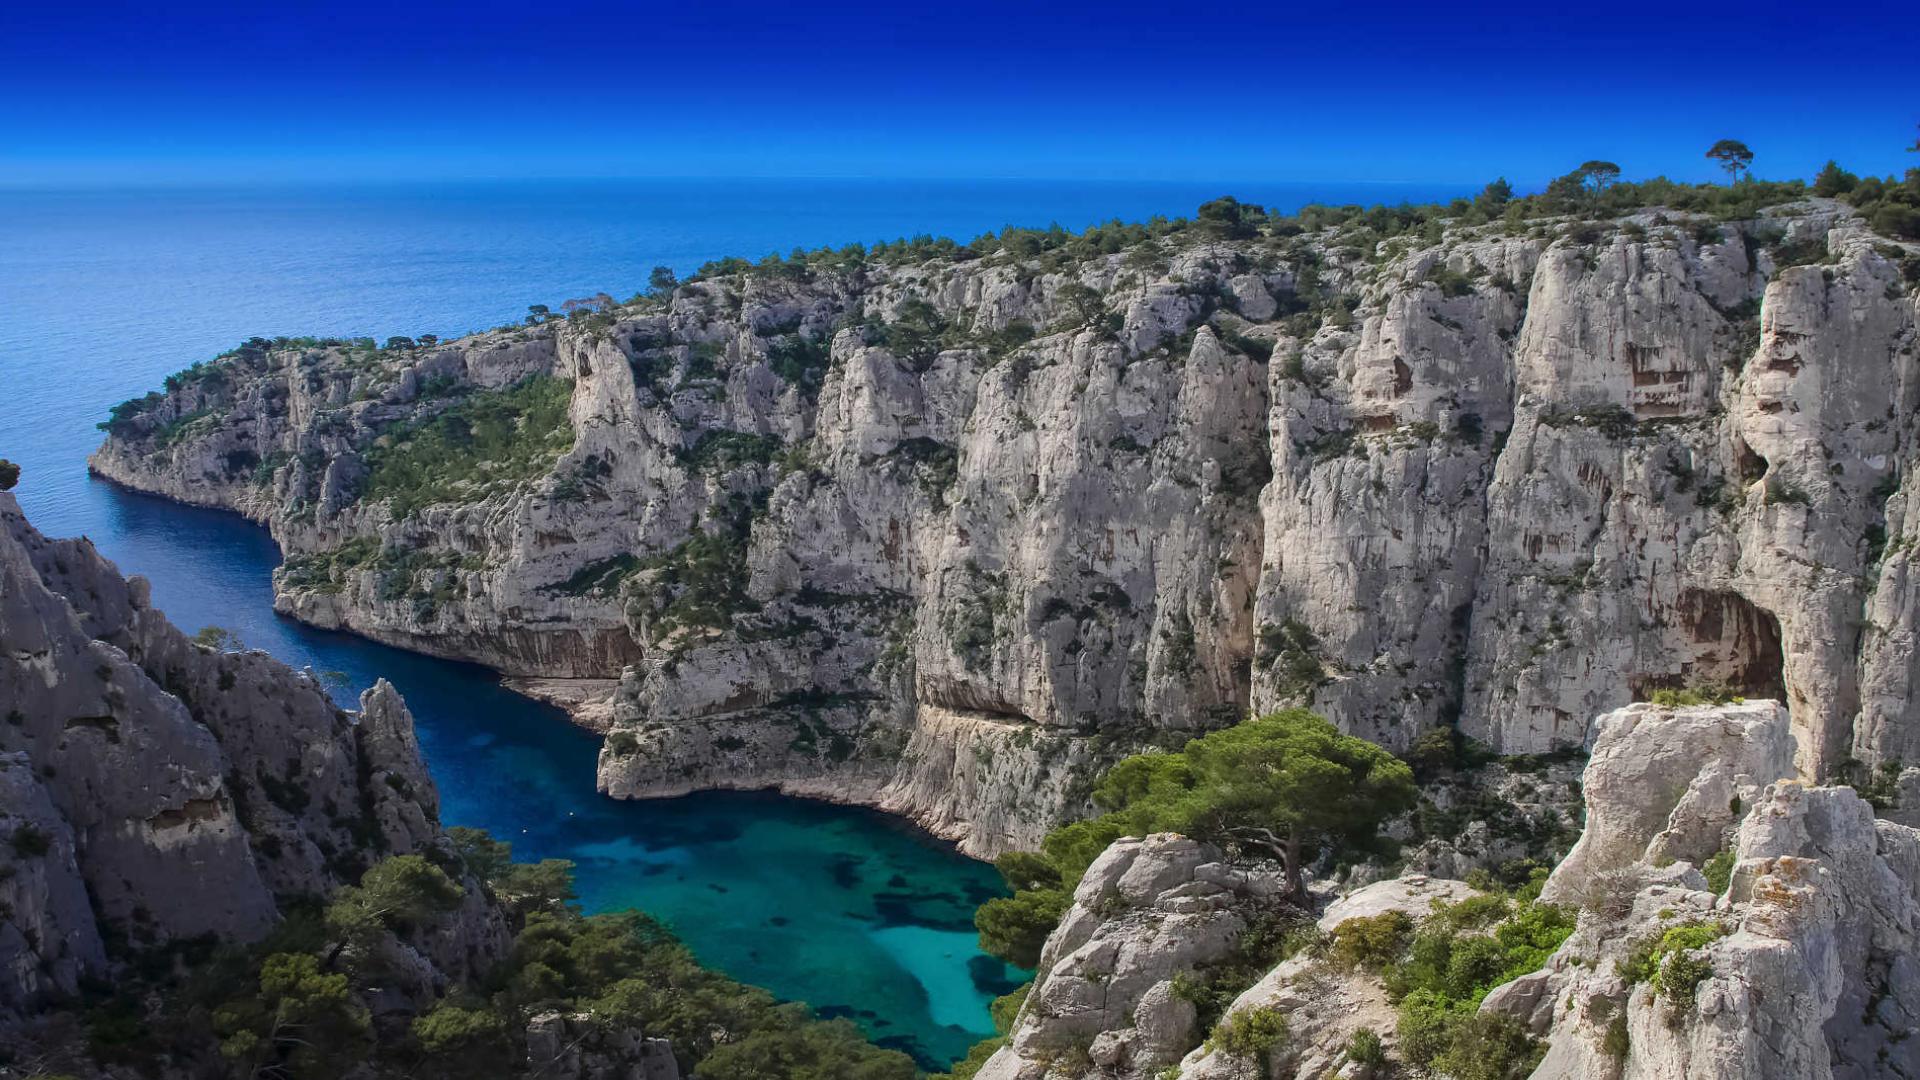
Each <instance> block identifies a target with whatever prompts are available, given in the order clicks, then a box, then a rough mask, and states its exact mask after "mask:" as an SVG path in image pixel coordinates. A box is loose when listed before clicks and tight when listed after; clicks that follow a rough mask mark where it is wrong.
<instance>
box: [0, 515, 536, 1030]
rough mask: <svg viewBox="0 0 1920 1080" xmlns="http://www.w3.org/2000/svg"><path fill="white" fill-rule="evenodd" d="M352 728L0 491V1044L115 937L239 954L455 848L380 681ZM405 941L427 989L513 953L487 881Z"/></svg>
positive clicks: (254, 656) (256, 657)
mask: <svg viewBox="0 0 1920 1080" xmlns="http://www.w3.org/2000/svg"><path fill="white" fill-rule="evenodd" d="M361 709H362V711H361V713H360V715H359V717H358V718H356V717H355V716H354V715H353V714H350V713H347V712H345V711H343V710H341V709H339V708H338V707H336V706H335V705H334V704H333V703H332V702H331V701H330V700H329V699H328V698H327V696H326V693H325V692H324V691H323V690H322V689H321V687H320V685H319V684H318V682H316V681H315V680H314V679H313V678H312V677H311V676H310V675H305V674H300V673H296V672H294V671H292V670H290V669H288V668H287V667H286V666H285V665H283V664H281V663H279V662H278V661H276V660H274V659H272V658H271V657H269V656H267V655H266V654H265V653H258V652H246V653H220V652H214V651H211V650H208V649H205V648H202V647H199V646H196V645H194V644H193V643H192V642H190V641H189V640H188V639H187V638H186V636H185V635H183V634H181V633H180V631H179V630H177V629H176V628H174V626H173V625H172V624H171V623H169V622H167V620H166V618H165V616H163V615H162V614H161V613H160V612H159V611H157V610H155V609H154V608H153V607H152V606H151V604H150V603H149V596H148V591H147V587H146V583H145V582H144V581H143V580H142V579H139V578H134V579H132V580H126V579H123V578H121V577H120V575H119V573H118V572H117V571H116V570H115V569H114V568H113V566H112V565H111V564H110V563H108V562H107V561H106V560H104V559H102V558H101V557H100V556H99V554H98V553H97V552H95V551H94V549H93V547H92V545H91V544H90V543H88V542H87V541H85V540H49V539H47V538H46V537H43V536H41V535H40V534H39V533H38V532H37V531H35V530H34V529H33V528H32V527H31V526H30V525H28V524H27V522H26V520H25V519H24V518H23V517H22V516H21V514H20V509H19V506H18V504H17V503H16V502H15V501H14V498H13V496H11V495H8V494H4V493H0V715H4V717H5V722H4V723H0V1043H3V1042H5V1036H4V1032H5V1031H6V1030H7V1029H8V1028H9V1026H10V1025H13V1024H17V1023H20V1022H22V1021H23V1020H25V1019H27V1018H30V1017H32V1016H33V1015H34V1014H35V1013H36V1012H38V1011H39V1010H41V1009H43V1008H45V1007H48V1006H52V1005H57V1004H60V1003H63V1002H65V1001H66V1000H68V999H70V997H71V996H72V995H73V994H74V993H75V992H76V990H77V989H78V988H79V986H80V983H81V981H82V980H89V979H92V980H101V979H109V978H111V977H112V975H113V973H114V969H113V968H112V967H111V966H110V965H109V958H108V956H107V954H106V951H105V949H104V948H103V944H102V942H103V939H105V938H106V937H107V936H108V935H121V936H125V937H128V938H131V939H132V940H136V941H144V942H147V943H151V944H156V945H158V944H165V943H168V942H174V941H180V940H184V939H188V938H194V937H199V936H201V935H213V936H215V937H218V938H219V939H221V940H223V941H229V942H238V943H245V942H250V941H254V940H256V939H258V938H259V937H260V936H261V935H263V934H265V933H266V932H267V931H268V929H270V928H271V927H272V926H273V925H274V924H275V923H276V922H278V920H279V917H280V911H279V906H278V900H277V898H278V897H303V896H315V895H321V896H323V895H326V894H327V893H329V892H331V891H332V890H333V889H334V888H336V887H337V886H339V885H340V884H342V883H344V882H347V881H350V880H353V879H354V878H355V877H357V875H358V873H359V871H360V870H361V869H362V868H364V866H365V865H367V864H368V863H369V862H371V861H372V860H375V859H378V858H380V857H383V856H385V855H389V854H406V853H410V852H419V851H423V850H425V849H427V848H429V847H432V846H436V845H444V844H445V839H444V837H443V836H442V835H441V833H440V826H439V821H438V796H437V794H436V792H435V790H434V786H433V781H432V778H431V777H429V776H428V775H427V772H426V768H425V766H424V764H423V763H422V762H421V760H420V754H419V747H418V745H417V744H416V743H415V741H414V736H413V721H412V718H411V717H410V716H409V715H408V713H407V710H406V705H405V703H404V702H402V701H401V700H400V697H399V695H398V694H397V693H395V692H394V690H393V687H392V686H390V685H388V684H387V683H385V682H381V683H380V684H378V685H377V686H375V687H374V689H372V690H370V691H368V692H367V694H366V695H365V696H364V697H363V698H362V700H361ZM468 900H469V902H468V904H467V905H466V907H465V908H463V909H462V910H461V911H460V912H459V913H457V914H456V915H454V916H452V917H450V918H449V919H447V920H445V921H444V922H443V923H442V924H440V925H439V926H437V927H436V928H435V929H434V930H433V931H432V932H431V933H421V934H419V935H415V939H414V940H411V941H409V942H405V943H402V944H401V946H400V947H401V948H403V949H404V950H406V952H407V954H408V960H409V963H410V964H411V967H412V969H414V970H418V971H420V972H421V973H422V976H423V980H424V981H423V982H422V984H421V985H423V986H426V987H429V988H431V987H433V986H436V985H442V984H444V981H445V980H446V979H448V978H452V979H464V978H468V977H471V976H474V975H476V974H478V972H479V971H481V970H483V969H484V968H486V967H487V966H489V965H490V964H491V963H492V962H493V961H494V960H497V959H498V957H499V955H500V953H501V952H502V950H503V949H504V948H505V944H506V940H505V924H504V919H503V916H502V914H501V913H500V912H499V911H498V910H497V909H496V908H495V907H494V906H493V905H492V904H491V903H490V902H487V901H485V900H484V899H483V898H482V896H481V894H480V890H479V889H478V888H477V886H476V887H474V888H472V889H470V890H469V898H468Z"/></svg>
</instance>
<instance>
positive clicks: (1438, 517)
mask: <svg viewBox="0 0 1920 1080" xmlns="http://www.w3.org/2000/svg"><path fill="white" fill-rule="evenodd" d="M1809 252H1811V253H1813V256H1812V257H1814V258H1815V261H1812V262H1806V263H1805V264H1803V265H1791V266H1784V267H1783V265H1782V264H1783V263H1785V262H1788V261H1792V260H1804V259H1806V258H1809V255H1808V253H1809ZM1790 253H1791V259H1790V258H1789V254H1790ZM1821 253H1824V254H1821ZM1917 257H1920V255H1917V254H1916V252H1915V250H1914V248H1913V246H1912V245H1901V244H1896V243H1893V242H1891V241H1889V240H1887V239H1885V238H1884V237H1879V236H1876V235H1873V234H1872V233H1870V232H1869V231H1867V230H1866V229H1865V228H1864V227H1863V226H1862V225H1861V223H1860V222H1859V220H1858V219H1857V218H1855V217H1853V216H1852V215H1851V212H1850V211H1849V210H1847V209H1846V208H1845V207H1843V206H1840V205H1839V204H1836V203H1832V202H1829V201H1826V200H1818V199H1811V200H1804V201H1802V202H1799V203H1794V204H1788V205H1783V206H1779V207H1775V208H1773V209H1771V210H1768V211H1766V212H1765V214H1764V216H1762V217H1761V218H1759V219H1756V220H1751V221H1738V222H1712V221H1706V220H1702V219H1699V218H1697V217H1691V216H1689V215H1685V214H1679V213H1673V212H1667V213H1661V212H1655V211H1648V212H1642V213H1639V214H1636V215H1633V216H1632V217H1630V218H1625V219H1621V220H1619V221H1615V222H1607V223H1601V224H1598V225H1579V224H1578V223H1572V222H1539V223H1536V224H1534V225H1532V226H1530V227H1521V228H1515V229H1510V228H1508V227H1507V226H1506V225H1504V224H1495V225H1486V226H1477V227H1465V226H1460V227H1451V228H1444V229H1441V230H1439V231H1438V232H1437V234H1428V235H1415V234H1409V235H1405V236H1401V237H1397V238H1395V239H1392V240H1388V241H1380V240H1378V238H1377V237H1373V236H1371V235H1370V234H1365V233H1364V232H1362V231H1361V230H1359V229H1357V228H1356V227H1354V226H1346V227H1339V228H1329V229H1324V230H1321V231H1319V232H1312V233H1306V234H1302V235H1297V236H1287V237H1267V238H1259V239H1252V240H1231V241H1227V240H1219V239H1214V238H1209V237H1206V236H1203V235H1201V234H1200V232H1199V231H1198V230H1197V229H1188V230H1185V231H1182V232H1174V233H1171V234H1167V235H1164V236H1162V237H1160V238H1159V239H1157V240H1154V241H1152V242H1150V243H1149V242H1138V241H1135V242H1131V243H1130V244H1128V245H1122V246H1121V249H1120V250H1117V251H1111V252H1106V253H1102V252H1100V251H1098V250H1096V249H1094V248H1093V247H1089V248H1087V249H1086V250H1084V251H1079V252H1075V251H1072V250H1068V249H1060V250H1058V251H1056V252H1052V253H1045V254H1040V255H1033V256H1028V257H1016V256H1014V255H1012V254H1010V253H1005V252H1002V253H997V254H993V255H990V256H988V257H984V258H979V257H976V258H965V257H954V256H939V257H927V258H924V259H923V260H921V261H911V260H906V261H891V262H889V261H878V260H875V261H869V262H866V263H864V264H862V265H859V266H857V267H847V266H827V265H824V264H823V265H809V266H806V267H802V268H796V267H795V266H793V265H792V264H787V265H785V266H783V267H779V268H774V267H768V268H766V269H762V270H757V271H753V272H740V273H726V274H716V275H714V276H712V277H708V278H704V279H702V280H699V281H697V282H694V283H690V284H687V285H683V286H681V287H680V288H678V289H677V290H675V291H673V292H672V293H671V294H670V295H667V296H661V297H655V298H637V299H636V300H635V301H634V302H632V303H629V304H625V305H611V306H607V307H606V308H605V309H604V310H602V311H598V312H594V313H586V312H582V313H580V314H578V315H577V316H576V317H575V318H572V319H558V320H554V321H549V322H546V323H542V324H540V325H535V326H522V327H510V328H503V329H500V330H496V331H491V332H488V333H484V334H479V335H475V336H472V337H468V338H463V339H460V340H458V341H454V342H449V343H444V344H441V343H436V344H434V345H432V346H416V347H413V348H398V349H380V350H372V349H368V348H363V347H357V346H353V345H350V344H329V343H302V342H291V343H281V344H275V343H260V344H258V345H256V346H253V347H250V348H247V349H243V350H241V351H240V352H238V353H236V354H234V355H232V356H230V357H228V358H225V359H222V360H220V361H217V362H216V363H214V364H212V365H209V366H208V367H206V368H203V369H201V370H200V371H199V372H198V373H193V372H189V373H185V374H183V375H182V376H181V377H178V378H177V379H176V380H175V381H174V385H173V386H172V388H171V389H170V390H168V391H167V392H165V393H164V394H162V395H160V396H158V397H156V398H154V399H152V400H150V401H147V402H144V403H141V404H140V405H139V406H138V407H136V408H134V409H132V410H131V411H130V412H128V413H127V414H126V415H124V416H122V417H121V418H120V419H119V420H117V421H116V422H115V423H114V425H113V430H112V433H111V434H110V437H109V439H108V440H107V442H106V444H105V445H104V446H103V447H102V448H101V450H100V452H99V453H98V454H97V455H96V456H95V458H94V462H93V464H94V467H95V469H96V470H98V471H99V472H101V473H102V474H104V475H107V476H110V477H112V478H114V479H116V480H119V481H121V482H124V483H127V484H130V485H133V486H135V487H139V488H142V489H145V490H151V491H156V492H160V493H162V494H167V495H170V496H173V497H175V498H180V499H184V500H188V501H191V502H196V503H202V504H208V505H215V506H227V507H231V508H234V509H236V510H239V511H241V512H243V513H246V514H248V515H249V516H251V517H253V518H255V519H256V520H259V521H263V522H265V523H266V524H268V525H269V526H270V527H271V528H272V529H273V531H274V534H275V535H276V537H278V539H279V540H280V542H281V544H282V546H283V547H284V548H285V549H286V551H287V553H288V565H287V567H286V568H285V569H284V570H283V571H282V572H281V573H280V574H279V575H277V577H276V588H277V590H278V596H279V603H280V606H281V607H282V609H283V610H285V611H287V612H290V613H292V614H294V615H297V616H298V617H300V618H303V619H306V620H308V621H311V622H314V623H317V624H320V625H324V626H331V627H342V628H346V629H351V630H354V631H357V632H360V633H363V634H367V635H369V636H372V637H375V638H378V639H381V640H384V641H389V642H393V643H396V644H400V645H403V646H407V647H410V648H416V649H422V650H425V651H428V652H433V653H436V654H440V655H448V656H456V657H463V658H468V659H474V660H478V661H481V662H483V663H487V664H491V665H493V666H495V667H498V668H500V669H502V670H504V671H506V672H508V673H510V674H516V675H522V676H529V677H545V678H552V677H560V678H589V677H591V678H599V679H603V680H605V679H614V678H618V679H620V680H621V683H620V688H619V690H618V691H617V693H616V694H615V695H614V696H613V699H612V701H611V703H609V702H608V701H607V699H606V698H605V697H604V696H600V697H598V698H597V700H595V701H593V702H591V703H581V705H580V707H581V710H582V712H583V714H584V715H586V716H587V717H588V719H589V720H590V722H591V723H592V724H593V725H594V726H595V727H596V729H599V728H605V727H606V726H607V724H608V717H609V716H611V717H612V718H613V719H612V727H611V731H610V733H609V736H608V742H607V748H606V752H605V753H604V754H603V757H602V761H601V768H600V783H601V786H602V788H603V789H605V790H607V791H609V792H612V793H614V794H619V795H632V796H644V795H653V794H667V793H672V792H676V791H685V790H688V789H691V788H697V787H710V786H775V787H783V788H786V789H788V790H791V791H796V792H803V793H806V794H812V795H820V796H824V797H829V798H840V799H846V800H852V801H858V802H863V803H869V804H873V805H880V806H885V807H888V808H890V809H894V810H897V811H899V812H902V813H906V814H910V815H913V816H915V817H916V818H918V819H919V820H921V821H923V822H925V823H927V824H928V825H929V826H930V827H932V828H934V829H936V830H937V831H940V832H941V833H943V834H944V835H947V836H950V837H954V838H956V839H959V840H961V841H962V843H963V844H965V845H966V846H967V848H968V850H970V851H973V852H976V853H980V854H992V853H994V852H998V851H1002V850H1006V849H1007V848H1009V847H1015V846H1020V845H1023V844H1029V843H1031V842H1032V841H1033V840H1034V839H1035V838H1037V837H1038V836H1039V835H1041V834H1043V833H1044V831H1045V829H1046V827H1047V826H1048V825H1049V824H1051V823H1053V822H1055V821H1057V820H1059V819H1060V817H1061V816H1062V815H1064V814H1068V813H1071V812H1074V811H1077V810H1080V809H1083V808H1084V806H1085V792H1086V789H1087V783H1086V778H1087V776H1088V774H1089V771H1090V770H1091V769H1092V768H1093V767H1094V766H1095V765H1097V764H1098V763H1100V762H1103V761H1107V760H1111V759H1112V758H1113V757H1114V756H1115V755H1117V754H1119V753H1123V752H1125V751H1127V750H1130V749H1134V748H1137V747H1140V746H1143V745H1148V744H1152V743H1163V744H1164V743H1167V742H1177V741H1178V740H1179V739H1180V738H1181V737H1183V736H1184V735H1185V734H1186V733H1188V732H1197V731H1201V730H1205V729H1208V728H1211V727H1214V726H1218V725H1221V724H1224V723H1227V722H1230V721H1231V720H1233V719H1234V718H1236V717H1238V716H1241V715H1244V713H1245V712H1246V711H1247V710H1249V709H1256V710H1265V709H1269V708H1273V707H1276V706H1280V705H1285V704H1297V703H1305V704H1310V705H1312V706H1313V707H1314V708H1315V709H1317V710H1320V711H1322V712H1324V713H1325V714H1326V715H1328V716H1329V717H1331V718H1332V719H1334V720H1335V721H1336V722H1337V723H1339V724H1340V725H1341V726H1342V727H1343V728H1345V729H1347V730H1349V731H1352V732H1354V733H1356V734H1359V735H1362V736H1365V737H1367V738H1370V739H1375V740H1378V741H1380V742H1382V743H1384V744H1386V745H1388V746H1391V747H1395V748H1403V747H1405V746H1407V745H1408V744H1409V743H1410V742H1411V741H1412V740H1413V739H1414V738H1415V737H1416V736H1417V735H1418V734H1419V733H1420V732H1422V731H1423V730H1426V729H1428V728H1430V727H1433V726H1435V725H1439V724H1449V723H1458V724H1459V726H1460V727H1462V728H1463V729H1464V730H1465V731H1466V732H1468V733H1469V734H1471V735H1474V736H1476V737H1478V738H1480V739H1483V740H1485V741H1486V742H1488V743H1491V744H1492V745H1493V746H1495V747H1496V748H1498V749H1500V750H1503V751H1508V752H1533V751H1544V750H1549V749H1553V748H1555V747H1580V746H1584V745H1586V744H1588V743H1589V742H1590V741H1591V739H1592V737H1593V732H1592V730H1591V718H1593V717H1595V716H1597V715H1600V714H1601V713H1604V712H1606V711H1608V710H1610V709H1613V708H1617V707H1619V706H1622V705H1625V704H1627V703H1629V702H1631V701H1634V700H1638V699H1642V698H1645V697H1647V696H1648V695H1649V694H1650V693H1651V692H1652V691H1653V690H1656V689H1660V688H1664V687H1678V686H1686V685H1697V684H1705V683H1720V684H1725V685H1727V686H1729V687H1730V688H1732V689H1733V690H1735V691H1736V692H1739V693H1742V694H1744V695H1745V696H1748V697H1755V698H1757V697H1768V698H1773V699H1778V700H1781V701H1783V702H1784V703H1785V704H1786V706H1787V708H1788V711H1789V715H1790V717H1791V722H1792V725H1793V729H1794V734H1795V742H1796V746H1797V755H1798V761H1797V767H1798V768H1799V769H1800V771H1801V772H1802V773H1803V774H1804V775H1806V776H1809V777H1814V778H1826V777H1830V776H1833V775H1835V774H1836V773H1837V772H1838V771H1839V770H1840V769H1842V768H1843V767H1846V768H1852V767H1853V766H1852V765H1851V764H1850V762H1852V761H1858V762H1862V763H1865V765H1866V766H1867V767H1869V768H1872V767H1877V766H1878V765H1880V764H1881V763H1886V762H1893V761H1898V760H1915V759H1920V722H1916V720H1917V719H1920V718H1916V717H1914V716H1912V715H1910V713H1911V712H1912V711H1913V710H1914V709H1915V708H1916V706H1915V705H1914V704H1913V702H1914V701H1915V700H1916V698H1920V695H1916V694H1914V693H1912V692H1911V691H1912V684H1913V681H1914V678H1915V671H1916V668H1915V661H1914V649H1913V647H1912V646H1913V640H1914V626H1915V619H1916V613H1915V604H1914V602H1913V599H1912V596H1913V590H1912V589H1911V588H1910V587H1909V586H1908V584H1907V575H1908V562H1909V559H1910V558H1911V554H1912V553H1911V550H1910V544H1909V543H1907V542H1906V540H1905V539H1904V538H1905V537H1907V536H1908V535H1910V534H1912V533H1913V532H1914V531H1915V529H1917V528H1920V524H1910V520H1909V519H1910V518H1912V515H1913V514H1914V513H1915V511H1913V510H1911V509H1910V508H1909V505H1908V504H1909V501H1910V500H1909V497H1908V494H1907V492H1906V490H1905V484H1904V478H1905V477H1908V476H1910V475H1912V474H1913V472H1914V470H1913V469H1912V467H1911V466H1912V464H1913V462H1912V460H1911V459H1912V456H1913V453H1914V451H1913V447H1914V446H1916V445H1920V440H1916V438H1915V437H1914V436H1915V434H1916V433H1915V432H1914V431H1913V428H1914V425H1915V421H1914V419H1913V417H1914V415H1915V408H1914V406H1915V405H1916V404H1920V402H1917V401H1916V400H1915V393H1916V391H1915V385H1914V380H1913V379H1912V377H1911V372H1912V371H1913V370H1915V368H1914V362H1915V359H1916V343H1915V332H1914V323H1915V283H1914V281H1913V276H1914V275H1913V274H1911V273H1910V272H1909V269H1908V268H1911V267H1912V266H1914V265H1916V264H1915V262H1914V260H1915V259H1916V258H1917ZM1820 259H1824V261H1819V260H1820ZM529 380H531V381H529ZM1917 783H1920V782H1917Z"/></svg>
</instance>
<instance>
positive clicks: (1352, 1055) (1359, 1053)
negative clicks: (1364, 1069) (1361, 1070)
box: [1347, 1027, 1387, 1068]
mask: <svg viewBox="0 0 1920 1080" xmlns="http://www.w3.org/2000/svg"><path fill="white" fill-rule="evenodd" d="M1347 1060H1348V1061H1351V1062H1353V1063H1354V1064H1356V1065H1371V1066H1374V1067H1376V1068H1377V1067H1379V1066H1381V1065H1385V1064H1386V1063H1387V1048H1386V1046H1385V1045H1383V1044H1382V1043H1381V1042H1380V1034H1379V1033H1378V1032H1376V1031H1374V1030H1373V1029H1372V1028H1370V1027H1363V1028H1358V1029H1356V1030H1355V1031H1354V1033H1353V1035H1352V1036H1351V1037H1350V1038H1348V1039H1347Z"/></svg>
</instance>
